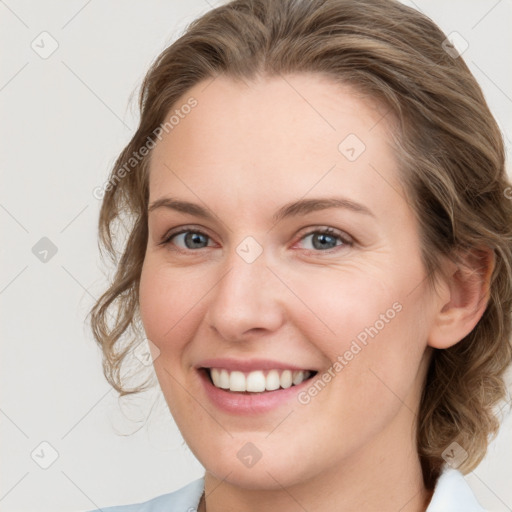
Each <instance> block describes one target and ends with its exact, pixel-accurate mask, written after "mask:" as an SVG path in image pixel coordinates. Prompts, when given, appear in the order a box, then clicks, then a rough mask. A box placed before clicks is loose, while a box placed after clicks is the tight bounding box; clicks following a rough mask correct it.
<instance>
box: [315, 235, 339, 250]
mask: <svg viewBox="0 0 512 512" xmlns="http://www.w3.org/2000/svg"><path fill="white" fill-rule="evenodd" d="M316 240H318V241H319V243H318V244H317V243H316ZM330 242H334V245H332V247H335V246H336V240H335V238H334V237H333V236H331V235H326V234H325V233H321V234H319V235H318V237H317V238H315V237H314V238H313V245H314V247H315V249H325V248H326V247H328V246H329V243H330ZM328 248H331V247H328Z"/></svg>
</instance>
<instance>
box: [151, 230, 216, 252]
mask: <svg viewBox="0 0 512 512" xmlns="http://www.w3.org/2000/svg"><path fill="white" fill-rule="evenodd" d="M209 240H210V237H209V236H208V235H206V234H205V233H203V232H202V231H197V230H191V229H182V230H181V231H178V232H176V233H170V234H166V235H165V236H164V238H163V240H162V242H161V244H162V245H169V244H172V245H176V246H177V247H178V249H181V250H193V249H204V248H205V247H208V241H209Z"/></svg>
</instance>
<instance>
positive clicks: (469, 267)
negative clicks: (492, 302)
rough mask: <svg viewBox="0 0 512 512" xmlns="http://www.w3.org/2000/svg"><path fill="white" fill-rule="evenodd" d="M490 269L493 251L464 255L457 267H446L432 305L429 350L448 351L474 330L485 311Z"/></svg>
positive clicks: (477, 251)
mask: <svg viewBox="0 0 512 512" xmlns="http://www.w3.org/2000/svg"><path fill="white" fill-rule="evenodd" d="M494 265H495V258H494V251H493V250H492V249H490V248H488V247H485V248H475V249H473V250H471V251H469V252H467V253H466V254H465V255H464V256H463V257H462V263H461V264H459V265H457V264H455V263H454V262H450V263H448V264H447V269H445V270H447V272H446V275H447V276H448V277H447V278H444V279H443V285H444V286H443V293H440V294H438V296H437V301H436V302H435V307H436V309H435V311H434V321H433V324H432V328H431V331H430V335H429V338H428V345H429V346H431V347H433V348H448V347H451V346H452V345H455V344H456V343H458V342H459V341H461V340H462V339H463V338H464V337H466V336H467V335H468V334H469V333H470V332H471V331H472V330H473V329H474V328H475V326H476V324H477V323H478V321H479V320H480V318H482V315H483V314H484V311H485V309H486V308H487V303H488V301H489V290H490V280H491V276H492V272H493V270H494Z"/></svg>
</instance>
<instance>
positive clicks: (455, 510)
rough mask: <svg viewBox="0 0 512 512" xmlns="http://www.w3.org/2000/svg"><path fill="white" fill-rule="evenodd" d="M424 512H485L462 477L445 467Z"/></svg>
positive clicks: (454, 470) (458, 472) (460, 474)
mask: <svg viewBox="0 0 512 512" xmlns="http://www.w3.org/2000/svg"><path fill="white" fill-rule="evenodd" d="M426 512H485V509H484V508H483V507H482V506H481V505H480V504H479V503H478V501H477V499H476V498H475V495H474V494H473V491H472V490H471V488H470V487H469V485H468V483H467V482H466V479H465V478H464V475H463V474H462V473H461V472H460V471H457V470H456V469H453V468H450V467H449V466H445V467H444V469H443V471H442V473H441V475H440V476H439V478H438V480H437V483H436V486H435V488H434V494H433V496H432V499H431V501H430V505H429V506H428V508H427V510H426Z"/></svg>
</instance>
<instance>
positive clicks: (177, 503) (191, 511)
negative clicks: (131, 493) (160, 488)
mask: <svg viewBox="0 0 512 512" xmlns="http://www.w3.org/2000/svg"><path fill="white" fill-rule="evenodd" d="M203 489H204V477H202V478H199V479H198V480H194V481H193V482H190V483H189V484H187V485H186V486H185V487H182V488H181V489H178V490H177V491H174V492H171V493H168V494H162V495H161V496H157V497H156V498H152V499H150V500H148V501H144V502H142V503H134V504H132V505H119V506H115V507H106V508H101V509H98V510H91V511H90V512H100V511H101V512H158V511H161V510H172V511H173V512H174V511H175V512H196V509H197V506H198V505H199V500H200V499H201V494H202V493H203Z"/></svg>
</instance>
